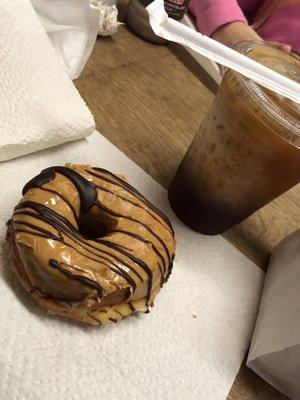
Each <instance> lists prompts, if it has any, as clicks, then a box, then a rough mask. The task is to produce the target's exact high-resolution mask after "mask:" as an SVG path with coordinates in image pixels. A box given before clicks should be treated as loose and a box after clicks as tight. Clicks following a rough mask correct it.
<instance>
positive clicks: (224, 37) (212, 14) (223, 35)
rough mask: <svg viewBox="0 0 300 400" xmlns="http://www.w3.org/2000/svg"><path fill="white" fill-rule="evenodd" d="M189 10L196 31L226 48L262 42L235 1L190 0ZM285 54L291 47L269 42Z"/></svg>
mask: <svg viewBox="0 0 300 400" xmlns="http://www.w3.org/2000/svg"><path fill="white" fill-rule="evenodd" d="M189 10H190V12H191V14H192V15H193V16H194V18H195V22H196V25H197V28H198V31H199V32H201V33H203V34H204V35H207V36H210V37H212V38H213V39H215V40H217V41H218V42H220V43H223V44H225V45H226V46H229V47H233V46H234V45H235V44H236V43H238V42H240V41H242V40H250V41H262V40H263V39H262V38H261V37H260V36H259V35H258V34H257V33H256V32H255V30H254V29H252V28H251V27H250V26H249V25H248V22H247V20H246V18H245V16H244V14H243V11H242V9H241V8H240V6H239V5H238V2H237V0H191V3H190V7H189ZM271 44H273V45H275V46H277V47H279V48H280V49H281V50H283V51H285V52H289V51H290V50H291V47H290V46H289V45H286V44H281V43H277V42H271Z"/></svg>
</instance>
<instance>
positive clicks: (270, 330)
mask: <svg viewBox="0 0 300 400" xmlns="http://www.w3.org/2000/svg"><path fill="white" fill-rule="evenodd" d="M247 365H248V366H249V367H250V368H252V369H253V370H254V371H255V372H256V373H257V374H258V375H260V376H261V377H262V378H264V379H265V380H266V381H268V382H269V383H270V384H271V385H273V386H274V387H276V388H277V389H278V390H280V391H281V392H282V393H284V394H286V395H287V396H289V397H290V398H291V399H295V400H299V399H300V230H298V231H296V232H294V233H293V234H291V235H289V236H288V237H287V238H285V239H284V240H283V241H282V242H281V243H280V244H279V245H278V246H277V247H276V249H275V251H274V252H273V254H272V256H271V260H270V265H269V269H268V273H267V276H266V281H265V286H264V289H263V295H262V299H261V304H260V309H259V314H258V318H257V322H256V326H255V331H254V335H253V338H252V343H251V348H250V352H249V357H248V363H247Z"/></svg>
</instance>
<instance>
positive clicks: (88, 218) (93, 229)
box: [77, 214, 108, 240]
mask: <svg viewBox="0 0 300 400" xmlns="http://www.w3.org/2000/svg"><path fill="white" fill-rule="evenodd" d="M77 222H78V231H79V233H80V234H81V235H82V236H83V237H85V238H86V239H88V240H93V239H97V238H101V237H103V236H106V235H107V232H108V230H107V226H106V224H105V223H104V222H103V221H102V220H101V219H100V218H97V216H95V215H88V214H85V215H83V216H80V218H79V219H78V221H77Z"/></svg>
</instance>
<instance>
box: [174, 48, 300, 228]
mask: <svg viewBox="0 0 300 400" xmlns="http://www.w3.org/2000/svg"><path fill="white" fill-rule="evenodd" d="M238 50H239V51H241V52H243V53H244V54H246V55H248V56H249V57H252V58H254V59H256V60H257V61H259V62H261V63H262V64H264V65H267V66H269V67H270V68H272V69H274V70H276V71H277V72H280V73H282V74H284V75H286V76H288V77H289V78H291V79H293V80H295V81H297V82H300V58H299V57H298V56H296V55H291V54H290V55H288V54H285V53H282V52H281V51H280V50H278V49H276V48H274V47H271V46H267V45H264V44H259V43H250V42H244V43H241V44H239V45H238ZM299 181H300V105H299V104H296V103H295V102H292V101H290V100H287V99H285V98H282V97H281V96H279V95H277V94H275V93H273V92H271V91H269V90H267V89H265V88H262V87H260V86H259V85H257V84H255V83H254V82H252V81H251V80H249V79H247V78H245V77H243V76H241V75H239V74H237V73H236V72H234V71H230V70H228V71H227V72H226V74H225V77H224V79H223V81H222V84H221V86H220V88H219V91H218V94H217V96H216V97H215V100H214V102H213V104H212V106H211V108H210V110H209V112H208V114H207V115H206V117H205V118H204V121H203V123H202V125H201V127H200V130H199V132H198V133H197V134H196V136H195V138H194V140H193V142H192V144H191V146H190V148H189V150H188V152H187V153H186V155H185V157H184V159H183V161H182V163H181V165H180V166H179V168H178V170H177V173H176V175H175V178H174V180H173V182H172V184H171V186H170V188H169V199H170V203H171V206H172V207H173V209H174V211H175V212H176V214H177V215H178V217H179V218H180V219H181V220H182V221H183V222H184V223H185V224H186V225H188V226H190V227H191V228H192V229H194V230H196V231H199V232H202V233H206V234H218V233H222V232H224V231H225V230H227V229H228V228H230V227H231V226H233V225H235V224H237V223H239V222H240V221H242V220H243V219H245V218H246V217H248V216H249V215H250V214H252V213H253V212H254V211H256V210H258V209H259V208H261V207H262V206H264V205H265V204H267V203H268V202H270V201H271V200H272V199H274V198H275V197H277V196H279V195H280V194H282V193H284V192H285V191H287V190H288V189H289V188H291V187H292V186H294V185H296V184H297V183H298V182H299Z"/></svg>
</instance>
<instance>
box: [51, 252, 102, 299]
mask: <svg viewBox="0 0 300 400" xmlns="http://www.w3.org/2000/svg"><path fill="white" fill-rule="evenodd" d="M49 265H50V267H52V268H56V269H58V270H59V271H60V272H62V273H63V274H65V275H68V276H69V277H70V278H71V279H75V280H77V281H80V282H83V283H84V284H85V285H86V286H89V287H91V288H92V289H96V291H97V293H98V296H99V298H100V299H101V297H102V287H101V286H100V285H99V283H97V282H94V281H92V280H91V279H89V278H87V277H85V276H81V275H75V274H72V273H71V272H69V271H68V270H66V269H64V268H63V267H62V266H61V265H60V263H59V262H57V261H56V260H53V259H51V260H49Z"/></svg>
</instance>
